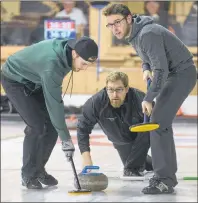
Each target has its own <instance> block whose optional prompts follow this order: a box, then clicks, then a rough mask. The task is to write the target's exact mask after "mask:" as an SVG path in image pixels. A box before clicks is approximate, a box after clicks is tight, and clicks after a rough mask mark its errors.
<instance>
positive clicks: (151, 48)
mask: <svg viewBox="0 0 198 203" xmlns="http://www.w3.org/2000/svg"><path fill="white" fill-rule="evenodd" d="M127 41H128V42H129V43H130V44H131V45H132V46H133V48H134V49H135V50H136V52H137V54H138V55H139V57H140V58H141V59H142V61H143V63H144V64H147V65H146V66H143V67H144V68H143V70H145V67H146V69H148V67H150V68H151V70H152V71H153V73H154V77H153V81H152V83H151V86H150V88H149V90H148V92H147V94H146V96H145V98H144V100H145V101H148V102H152V101H153V99H154V98H155V97H156V96H157V95H158V94H159V92H160V90H161V88H162V87H163V84H164V82H165V81H166V79H167V77H168V74H169V73H172V72H174V73H175V72H178V71H181V70H184V69H186V68H188V67H189V66H191V65H192V64H194V63H193V60H192V58H193V55H192V54H191V53H190V52H189V50H188V49H187V47H186V46H185V45H184V44H183V42H182V41H181V40H180V39H179V38H178V37H177V36H175V35H174V34H173V33H171V32H170V31H169V30H167V29H166V28H164V27H162V26H161V25H158V24H155V23H154V22H153V20H152V18H151V17H149V16H137V17H135V18H134V21H133V24H132V30H131V34H130V36H129V37H128V38H127Z"/></svg>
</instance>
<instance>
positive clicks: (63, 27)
mask: <svg viewBox="0 0 198 203" xmlns="http://www.w3.org/2000/svg"><path fill="white" fill-rule="evenodd" d="M53 38H57V39H65V38H68V39H71V38H72V39H75V38H76V26H75V21H74V20H71V19H68V18H48V19H45V20H44V39H53Z"/></svg>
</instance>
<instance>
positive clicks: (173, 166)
mask: <svg viewBox="0 0 198 203" xmlns="http://www.w3.org/2000/svg"><path fill="white" fill-rule="evenodd" d="M196 77H197V76H196V68H195V66H194V65H192V66H190V67H189V68H187V69H185V70H183V71H180V72H177V73H171V74H169V76H168V79H167V81H166V82H165V84H164V87H163V89H162V91H161V93H160V94H159V96H158V97H157V98H156V103H155V106H154V108H153V112H152V115H151V122H157V123H159V124H160V128H159V129H158V130H156V131H152V132H151V134H150V143H151V154H152V162H153V168H154V173H155V175H156V176H157V177H158V178H160V179H161V180H162V181H163V182H164V183H165V184H167V185H169V186H173V187H174V186H176V185H177V178H176V175H175V174H176V172H177V159H176V150H175V144H174V139H173V129H172V123H173V119H174V118H175V116H176V113H177V111H178V110H179V108H180V107H181V105H182V103H183V102H184V100H185V99H186V98H187V96H188V95H189V94H190V92H191V91H192V89H193V87H194V86H195V84H196Z"/></svg>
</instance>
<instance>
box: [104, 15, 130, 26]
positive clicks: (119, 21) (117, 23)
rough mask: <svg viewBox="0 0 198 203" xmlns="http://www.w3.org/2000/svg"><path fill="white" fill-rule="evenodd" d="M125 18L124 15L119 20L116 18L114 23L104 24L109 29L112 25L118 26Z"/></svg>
mask: <svg viewBox="0 0 198 203" xmlns="http://www.w3.org/2000/svg"><path fill="white" fill-rule="evenodd" d="M125 18H126V17H124V18H122V19H121V20H117V21H115V23H112V24H110V23H109V24H107V25H106V27H107V28H109V29H112V28H113V26H115V27H120V25H121V22H122V21H123V20H124V19H125Z"/></svg>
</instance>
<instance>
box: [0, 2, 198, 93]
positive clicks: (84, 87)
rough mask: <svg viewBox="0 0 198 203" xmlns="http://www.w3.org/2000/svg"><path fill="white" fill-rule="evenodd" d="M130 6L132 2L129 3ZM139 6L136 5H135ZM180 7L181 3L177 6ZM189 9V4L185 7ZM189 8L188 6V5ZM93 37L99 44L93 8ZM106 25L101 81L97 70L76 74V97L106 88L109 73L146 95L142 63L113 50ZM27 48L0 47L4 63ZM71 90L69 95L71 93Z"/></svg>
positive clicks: (123, 49) (124, 51) (103, 21)
mask: <svg viewBox="0 0 198 203" xmlns="http://www.w3.org/2000/svg"><path fill="white" fill-rule="evenodd" d="M128 3H131V4H132V2H128ZM135 3H136V4H137V5H136V4H135ZM135 3H134V2H133V6H134V5H136V6H138V5H139V4H140V3H142V2H135ZM177 3H178V2H177ZM186 5H187V4H186ZM188 5H189V4H188ZM89 22H90V36H91V37H92V38H93V39H94V40H95V41H96V42H98V23H97V22H98V11H97V10H96V9H94V8H90V16H89ZM105 24H106V18H105V17H104V16H101V31H100V34H101V36H100V39H101V43H100V53H101V55H100V60H101V68H102V70H103V71H102V72H101V73H100V76H99V80H98V81H97V79H96V66H94V67H91V68H89V69H88V70H87V71H82V72H79V73H75V74H74V85H73V93H76V94H93V93H96V92H97V91H98V90H99V89H101V88H102V87H104V86H105V79H106V76H107V74H108V72H109V71H111V70H115V69H117V70H120V71H123V72H125V73H127V74H128V75H129V78H130V85H131V86H133V87H136V88H139V89H141V90H143V91H145V90H146V89H145V84H144V82H143V81H142V69H141V60H140V58H139V57H131V56H130V54H131V53H134V54H135V51H134V50H133V49H132V47H130V46H125V47H114V46H112V44H111V42H112V35H111V32H110V31H109V30H108V29H107V28H106V27H105V26H104V25H105ZM22 48H24V47H15V46H13V47H1V63H3V62H4V61H5V60H6V58H7V57H8V56H9V55H10V54H12V53H14V52H16V51H17V50H20V49H22ZM190 50H191V51H192V52H193V53H197V47H191V48H190ZM194 61H195V63H196V65H197V66H198V62H197V56H195V57H194ZM69 76H70V74H69V75H68V76H66V78H65V80H64V82H63V91H64V90H65V88H66V86H67V83H68V78H69ZM70 89H71V86H69V89H68V91H69V92H70ZM191 94H193V95H197V86H196V87H195V88H194V90H193V91H192V92H191Z"/></svg>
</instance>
